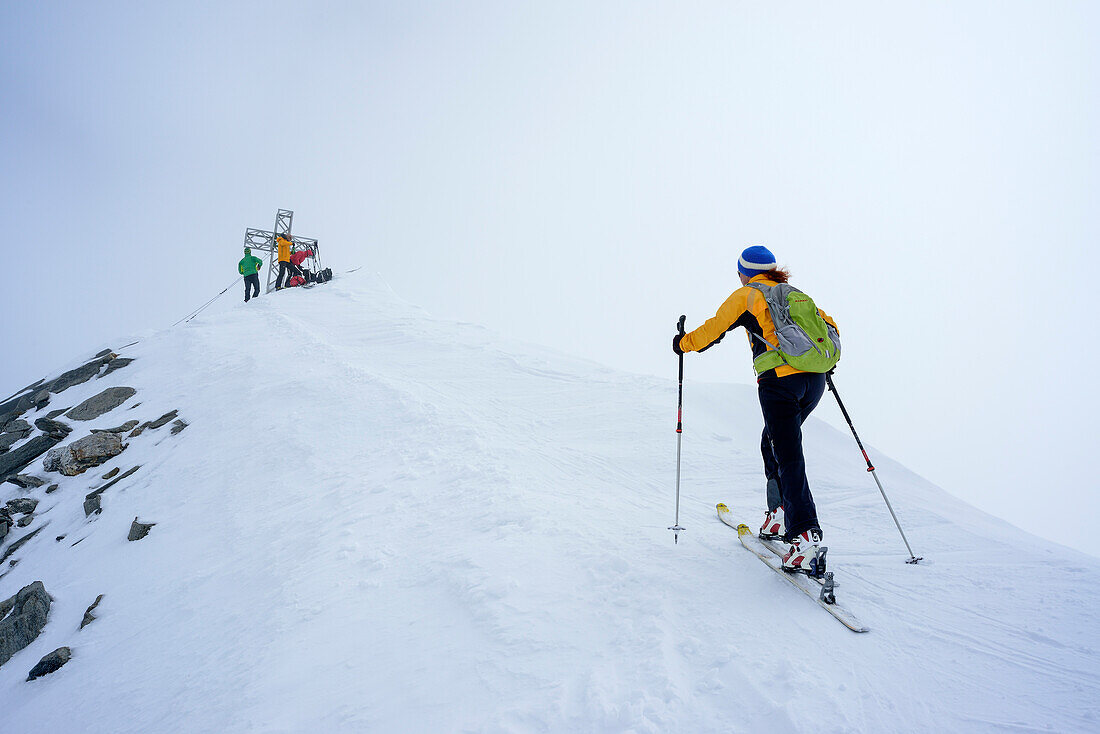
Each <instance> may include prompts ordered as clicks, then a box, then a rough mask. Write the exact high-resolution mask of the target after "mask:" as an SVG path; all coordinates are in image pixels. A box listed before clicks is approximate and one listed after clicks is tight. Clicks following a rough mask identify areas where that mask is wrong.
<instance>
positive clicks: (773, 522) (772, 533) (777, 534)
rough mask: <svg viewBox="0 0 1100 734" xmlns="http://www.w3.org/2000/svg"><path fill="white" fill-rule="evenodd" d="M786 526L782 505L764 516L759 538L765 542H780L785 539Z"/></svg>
mask: <svg viewBox="0 0 1100 734" xmlns="http://www.w3.org/2000/svg"><path fill="white" fill-rule="evenodd" d="M784 524H785V523H784V520H783V506H782V505H780V506H779V507H776V508H775V509H774V510H768V514H767V515H765V516H764V524H763V525H761V526H760V533H759V536H760V537H761V538H763V539H764V540H778V539H779V538H781V537H783V527H784Z"/></svg>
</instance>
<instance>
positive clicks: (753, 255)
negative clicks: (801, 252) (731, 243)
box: [737, 245, 777, 278]
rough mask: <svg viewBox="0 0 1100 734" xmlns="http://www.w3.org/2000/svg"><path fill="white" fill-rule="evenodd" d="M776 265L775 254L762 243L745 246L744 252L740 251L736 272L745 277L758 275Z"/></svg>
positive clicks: (773, 268)
mask: <svg viewBox="0 0 1100 734" xmlns="http://www.w3.org/2000/svg"><path fill="white" fill-rule="evenodd" d="M776 267H777V266H776V263H775V255H773V254H772V251H771V250H769V249H768V248H766V247H764V246H763V245H753V246H752V247H746V248H745V250H744V252H742V253H741V259H739V260H738V261H737V272H739V273H742V274H743V275H745V277H747V278H751V277H753V276H755V275H760V274H761V273H764V272H767V271H769V270H775V268H776Z"/></svg>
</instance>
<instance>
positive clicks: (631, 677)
mask: <svg viewBox="0 0 1100 734" xmlns="http://www.w3.org/2000/svg"><path fill="white" fill-rule="evenodd" d="M607 328H613V326H611V325H609V326H608V327H607ZM658 337H660V335H659V334H655V335H654V338H658ZM537 338H538V335H537V334H534V335H532V340H533V341H537ZM744 352H745V350H744V349H743V345H742V344H741V343H740V342H739V340H736V339H735V340H733V342H731V343H730V344H725V345H723V346H722V347H721V348H720V349H719V352H709V353H708V354H707V355H706V356H707V357H709V358H710V359H716V358H720V359H725V360H728V361H729V364H730V369H731V372H732V371H741V372H743V371H745V370H747V369H748V366H747V360H748V355H747V354H746V353H744ZM125 356H133V357H136V358H137V360H136V361H135V362H134V363H133V364H131V365H130V366H128V367H126V368H124V369H121V370H119V371H117V372H115V373H113V374H112V375H110V376H109V377H107V378H105V379H102V380H93V381H92V382H91V383H86V384H85V385H81V386H78V387H75V388H72V389H70V390H69V391H67V392H65V393H63V394H62V395H60V396H57V397H55V398H54V404H53V405H50V406H47V408H45V409H44V411H43V412H48V411H49V410H52V409H54V408H55V407H61V406H62V405H69V404H76V403H77V402H78V401H79V400H82V399H84V398H85V397H88V396H90V395H93V394H95V393H97V392H98V391H100V390H102V389H103V388H105V387H109V386H112V385H131V386H133V387H135V388H137V389H138V395H137V396H136V397H135V400H141V401H143V404H142V406H141V407H139V408H137V409H135V410H134V411H133V412H134V414H135V417H141V418H142V419H143V420H147V419H150V418H154V417H156V416H158V415H160V414H161V413H163V412H165V411H167V410H170V409H173V408H179V409H180V411H181V412H180V415H181V417H183V418H184V419H185V420H187V421H188V422H189V423H190V427H189V428H187V429H186V430H185V431H184V432H182V433H181V434H179V435H178V436H169V435H168V433H167V431H166V430H165V429H162V430H161V431H159V432H157V433H156V434H153V435H152V436H151V437H148V438H147V440H144V441H143V440H140V439H135V440H133V441H132V443H131V446H130V447H129V448H128V449H127V450H126V451H125V452H123V454H122V455H121V456H120V457H118V458H117V459H116V460H115V461H113V462H111V463H110V464H107V465H105V466H104V467H101V468H100V469H99V470H93V471H90V472H88V473H87V474H86V475H82V476H78V477H72V478H63V479H62V481H61V488H60V489H59V490H58V491H57V492H55V493H53V494H50V495H45V494H43V493H42V490H35V491H34V492H33V493H31V494H32V496H35V497H38V498H40V499H41V500H42V505H40V507H39V511H38V514H39V517H38V518H36V522H49V523H50V525H49V528H48V529H47V530H45V531H43V532H42V533H41V534H40V535H39V536H37V537H35V539H34V540H32V541H31V542H29V543H28V544H27V546H25V547H24V548H23V549H22V550H21V551H20V552H19V553H17V554H16V557H19V558H21V559H22V560H21V562H20V563H19V565H17V566H15V567H14V568H12V569H10V571H9V572H8V573H7V575H6V576H4V577H3V578H2V579H0V599H2V598H6V597H7V596H10V595H11V594H13V593H15V591H17V590H18V589H20V588H21V587H22V586H24V585H25V584H27V583H30V582H32V581H35V580H39V579H40V580H42V581H43V582H44V583H45V585H46V588H47V590H48V591H49V592H50V593H51V594H52V596H53V597H54V599H55V600H56V601H55V604H54V606H53V608H52V610H51V613H50V621H49V624H48V625H47V626H46V629H45V631H44V632H43V634H42V635H41V636H40V637H39V638H38V640H36V641H35V642H34V643H33V644H32V645H31V646H30V647H29V648H27V649H25V650H23V651H22V652H20V653H18V654H17V655H16V656H15V657H14V658H13V659H12V660H11V661H10V662H9V663H7V664H6V665H4V667H3V668H0V725H2V726H3V727H4V730H5V731H12V732H46V731H81V732H305V731H337V732H467V731H469V732H692V733H699V732H741V731H744V732H753V731H788V732H815V733H816V732H884V731H889V732H929V731H968V732H969V731H974V732H1001V731H1052V732H1090V731H1091V732H1095V731H1098V730H1100V657H1098V655H1100V632H1098V629H1097V625H1096V623H1095V618H1096V613H1097V611H1098V610H1100V562H1098V561H1097V560H1095V559H1091V558H1086V557H1082V556H1080V555H1079V554H1076V553H1073V552H1072V551H1070V550H1068V549H1066V548H1064V547H1061V546H1056V545H1052V544H1050V543H1047V542H1045V541H1042V540H1039V539H1037V538H1035V537H1031V536H1028V535H1025V534H1023V533H1022V531H1020V530H1018V529H1016V528H1013V527H1011V526H1009V525H1007V524H1006V523H1004V522H1002V521H1000V520H997V519H996V518H993V517H990V516H988V515H985V514H983V513H981V512H979V511H977V510H975V509H973V508H972V507H970V506H968V505H966V504H964V503H962V502H960V501H958V500H956V499H954V498H953V497H951V496H950V495H948V494H946V493H945V492H943V491H942V490H940V489H938V488H936V487H934V486H931V485H930V484H928V483H927V482H925V481H923V480H922V479H920V478H919V477H917V476H916V475H914V474H912V473H911V472H909V471H907V470H906V469H904V468H903V467H901V466H899V465H897V464H895V463H893V462H891V461H889V460H887V459H886V458H885V457H876V463H877V466H878V468H879V474H880V476H881V477H882V479H883V481H884V483H885V484H886V487H887V489H888V491H889V492H890V493H891V499H892V500H893V501H894V504H895V507H896V509H897V510H898V513H899V516H900V518H901V520H902V522H903V523H904V525H905V527H906V530H907V534H908V536H909V538H910V541H911V542H912V544H913V546H914V550H916V552H917V553H918V554H923V555H924V556H925V558H926V559H927V560H926V561H925V562H924V563H923V564H921V565H919V566H909V565H906V564H905V563H904V559H905V558H906V556H907V554H906V552H905V548H904V546H903V545H902V543H901V540H900V538H899V536H898V534H897V531H896V529H895V528H894V527H893V524H892V522H891V520H890V517H889V515H888V513H887V511H886V508H885V506H884V505H883V502H882V499H881V497H880V496H879V494H878V491H877V489H876V488H875V486H874V483H873V482H872V480H871V478H870V477H869V476H868V475H867V473H866V471H865V467H864V466H863V464H862V461H861V458H860V456H859V453H858V451H857V450H856V449H855V446H854V443H853V442H852V439H851V437H850V436H849V435H845V434H841V433H838V432H837V431H835V430H833V429H832V428H830V427H828V426H827V425H826V424H824V423H823V422H821V421H817V420H811V421H810V422H809V423H808V424H807V426H806V431H805V433H806V439H805V442H806V447H807V455H808V462H809V466H810V472H811V483H812V486H813V488H814V491H815V495H816V497H817V500H818V504H819V512H820V515H821V518H822V521H823V523H824V525H825V527H824V530H825V534H826V541H827V544H828V545H829V546H830V549H831V550H830V559H831V562H832V567H833V568H834V570H835V571H836V574H837V580H838V582H839V584H840V587H839V588H838V597H839V598H840V599H841V600H842V601H843V602H844V603H845V604H846V605H847V606H848V607H849V608H850V609H852V610H853V611H854V612H856V613H857V614H858V615H859V616H860V617H861V618H862V620H863V621H864V622H865V623H866V624H868V625H869V626H870V627H871V629H872V631H871V632H870V633H868V634H864V635H856V634H853V633H852V632H849V631H848V630H846V629H845V628H844V627H842V626H841V625H840V624H838V623H837V622H836V621H835V620H833V619H832V618H831V617H830V616H829V615H827V614H825V613H824V612H823V611H822V610H821V609H818V608H817V607H816V606H815V605H814V604H813V603H812V602H811V601H810V600H808V599H806V598H805V597H803V596H802V595H801V594H799V592H797V591H796V590H794V589H792V588H791V587H790V586H789V584H787V583H786V582H785V581H784V580H783V579H781V578H778V577H777V576H776V575H775V574H774V573H773V572H772V571H769V570H768V569H767V568H766V567H765V566H764V565H763V564H761V563H760V561H759V560H757V559H756V558H755V557H754V556H752V555H751V554H749V553H748V552H746V551H745V550H744V549H743V548H741V546H740V544H739V543H738V541H737V538H736V534H735V533H734V532H733V531H731V530H730V529H729V528H728V527H726V526H724V525H722V524H721V523H720V522H718V520H717V519H716V518H715V515H714V505H715V503H717V502H725V503H726V504H728V505H729V506H730V508H731V509H732V510H733V511H734V513H735V514H736V515H737V516H739V517H741V518H743V519H744V521H745V522H747V523H750V524H755V523H758V522H759V520H760V519H761V517H762V503H763V481H762V477H761V470H760V460H759V456H758V453H757V451H758V448H757V447H758V443H759V431H760V426H761V419H760V416H759V408H758V407H757V405H756V401H755V395H754V393H753V390H752V388H750V387H746V386H739V385H700V384H692V383H690V382H689V384H688V385H687V386H686V389H685V406H684V420H685V434H684V445H683V449H684V452H683V480H682V505H681V518H680V519H681V524H682V525H684V526H686V528H687V531H686V533H684V534H683V535H682V536H681V538H680V543H679V545H674V544H673V542H672V536H671V533H669V531H668V530H667V529H666V528H667V527H668V526H669V525H671V524H672V519H673V518H672V513H673V492H674V473H675V442H676V439H675V433H674V431H673V428H674V421H675V399H676V386H675V383H674V381H673V380H671V379H670V380H658V379H654V378H649V377H641V376H635V375H630V374H624V373H620V372H614V371H611V370H609V369H605V368H603V367H601V366H599V365H597V364H593V363H590V362H585V361H582V360H578V359H573V358H569V357H566V356H563V355H560V354H557V353H553V352H550V351H548V350H544V349H541V348H538V347H534V346H530V345H526V344H518V343H512V342H504V341H502V340H500V339H498V338H496V337H495V336H494V335H493V334H492V333H490V332H488V331H487V330H485V329H483V328H480V327H478V326H475V325H470V324H462V323H454V322H451V321H447V320H440V319H436V318H432V317H430V316H428V315H427V314H425V313H424V312H423V311H421V310H420V309H418V308H416V307H414V306H411V305H409V304H407V303H404V302H403V301H401V300H400V299H399V298H397V297H396V296H395V295H393V294H392V292H390V290H389V289H388V288H387V287H386V286H385V284H384V283H383V282H382V281H381V280H380V279H379V278H378V277H377V276H371V275H367V274H365V273H362V272H360V273H356V274H354V275H348V276H345V277H344V278H343V279H338V280H335V281H333V282H332V283H329V284H327V285H323V286H319V287H316V288H313V289H310V290H308V291H307V290H299V289H295V290H290V291H284V292H282V293H278V294H272V295H265V296H263V297H261V298H260V299H259V300H258V301H253V302H252V303H249V304H244V303H237V304H235V305H233V306H232V307H231V308H228V309H226V310H225V311H224V312H223V313H220V314H211V315H206V314H204V315H202V316H200V317H199V318H196V319H195V320H194V321H191V322H189V323H187V324H186V325H184V326H182V327H178V328H175V329H172V330H168V331H165V332H161V333H157V334H155V335H152V336H150V337H149V338H147V339H145V340H143V341H142V342H140V343H139V344H137V345H135V346H133V347H131V348H129V349H127V350H126V352H125ZM692 356H694V355H691V356H689V359H690V358H692ZM669 362H670V375H671V376H672V377H674V376H675V375H674V368H675V362H674V359H673V358H672V356H671V355H670V359H669ZM837 379H838V386H840V387H841V389H842V390H843V384H844V380H845V376H844V371H843V370H841V372H840V373H839V374H838V378H837ZM11 387H14V386H11ZM829 400H830V399H829V398H828V397H826V398H825V400H824V401H823V403H822V406H821V407H820V408H819V410H822V411H825V410H836V407H835V405H834V404H832V403H830V402H829ZM849 407H850V408H851V409H852V410H853V411H855V412H857V413H858V411H859V410H860V409H861V408H860V406H858V405H850V406H849ZM124 412H126V409H125V407H124V408H120V409H118V410H116V411H114V412H112V413H109V414H107V415H106V416H104V417H102V418H101V419H98V420H97V421H95V422H93V424H92V425H91V426H83V425H78V426H75V427H76V429H77V430H76V431H74V433H73V435H72V436H71V437H70V438H72V439H75V438H79V437H80V436H81V435H83V434H85V433H87V432H88V430H90V428H91V427H103V426H109V425H117V424H119V423H121V422H123V420H125V418H127V417H129V416H128V415H123V416H122V417H120V415H121V414H122V413H124ZM137 413H141V415H140V416H137V415H136V414H137ZM34 417H37V416H31V419H32V420H33V419H34ZM142 438H146V437H145V436H143V437H142ZM135 464H142V469H141V470H139V472H138V473H137V474H135V475H134V476H133V477H132V478H131V479H130V480H128V481H126V482H122V483H120V484H119V485H117V486H116V487H115V488H113V489H111V490H108V491H107V492H106V493H105V494H104V497H103V506H104V512H103V514H101V515H99V516H95V517H93V518H91V519H86V518H85V517H84V513H83V511H82V509H81V503H82V501H83V497H84V494H85V493H86V492H87V491H89V488H90V487H91V486H96V485H97V482H96V480H97V479H98V475H99V474H101V473H102V472H103V471H105V470H106V469H108V468H110V467H112V466H115V465H118V466H121V467H122V468H123V469H126V468H128V467H130V466H133V465H135ZM33 468H35V469H38V470H39V471H37V473H39V474H41V473H42V472H41V471H40V465H38V464H36V465H35V466H34V467H33ZM100 483H101V482H100ZM1036 491H1041V488H1036ZM2 492H3V493H2V495H0V502H2V501H4V500H7V499H10V498H11V497H14V496H18V495H24V494H27V493H26V492H22V491H20V490H17V489H15V488H14V487H13V485H10V484H5V485H3V489H2ZM135 516H140V517H141V519H142V520H146V521H153V522H156V523H157V525H156V526H155V527H154V528H153V530H152V532H151V534H150V535H149V536H148V537H147V538H145V539H144V540H141V541H139V542H133V543H131V542H127V541H126V534H127V530H128V528H129V525H130V522H131V520H132V519H133V518H134V517H135ZM33 528H34V526H33V525H32V527H31V528H29V529H33ZM61 534H65V535H66V539H65V540H64V541H62V542H55V541H54V538H55V537H56V536H58V535H61ZM12 537H14V533H13V536H12ZM81 538H83V540H81V542H80V543H79V544H77V545H72V542H73V541H76V540H77V539H81ZM98 594H105V597H104V599H103V602H102V603H101V604H100V606H99V608H98V609H97V611H96V614H97V615H98V617H99V618H98V619H97V621H95V622H94V623H92V624H91V625H89V626H88V627H86V628H85V629H83V630H79V631H78V626H79V623H80V619H81V617H82V615H83V613H84V609H85V608H86V607H87V606H88V604H90V603H91V601H92V600H94V599H95V597H96V596H97V595H98ZM61 645H69V646H71V647H72V649H73V659H72V661H71V662H70V663H69V664H68V665H67V666H66V667H64V668H62V669H61V670H59V671H58V672H56V673H54V674H52V675H49V676H47V677H45V678H43V679H40V680H38V681H34V682H31V683H26V682H24V680H23V679H24V678H25V676H26V674H27V671H28V670H29V669H30V668H31V667H32V666H33V665H34V663H35V662H37V661H38V659H39V658H40V657H41V656H42V655H43V654H45V653H47V652H49V651H50V650H53V649H54V648H56V647H59V646H61Z"/></svg>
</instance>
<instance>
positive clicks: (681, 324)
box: [676, 314, 687, 336]
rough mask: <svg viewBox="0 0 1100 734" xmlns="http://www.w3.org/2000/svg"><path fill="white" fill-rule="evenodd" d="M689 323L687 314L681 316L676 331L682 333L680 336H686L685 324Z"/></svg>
mask: <svg viewBox="0 0 1100 734" xmlns="http://www.w3.org/2000/svg"><path fill="white" fill-rule="evenodd" d="M685 321H687V316H686V315H685V314H680V320H679V321H678V322H676V330H677V331H678V332H680V336H683V335H684V322H685Z"/></svg>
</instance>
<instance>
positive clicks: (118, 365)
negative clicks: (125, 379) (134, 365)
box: [100, 357, 134, 377]
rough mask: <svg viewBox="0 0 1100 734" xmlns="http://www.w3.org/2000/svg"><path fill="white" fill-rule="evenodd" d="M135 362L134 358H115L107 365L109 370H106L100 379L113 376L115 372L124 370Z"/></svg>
mask: <svg viewBox="0 0 1100 734" xmlns="http://www.w3.org/2000/svg"><path fill="white" fill-rule="evenodd" d="M133 361H134V358H133V357H115V358H114V359H112V360H111V361H110V362H109V363H108V364H107V369H105V370H104V371H103V374H102V375H100V377H106V376H107V375H109V374H111V373H112V372H114V371H115V370H118V369H122V368H123V367H125V366H126V365H128V364H130V363H131V362H133Z"/></svg>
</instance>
